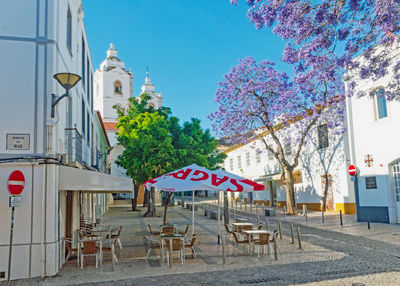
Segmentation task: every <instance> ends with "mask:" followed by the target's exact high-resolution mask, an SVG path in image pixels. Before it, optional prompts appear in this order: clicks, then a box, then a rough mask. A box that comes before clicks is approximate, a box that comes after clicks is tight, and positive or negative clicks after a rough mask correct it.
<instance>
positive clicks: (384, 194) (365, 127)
mask: <svg viewBox="0 0 400 286" xmlns="http://www.w3.org/2000/svg"><path fill="white" fill-rule="evenodd" d="M396 49H398V48H396ZM394 62H396V60H394ZM388 70H389V73H388V74H387V76H385V77H384V78H382V79H380V80H379V81H371V80H362V79H360V78H357V77H356V81H357V90H356V92H357V91H359V90H363V91H366V92H367V93H370V92H373V91H374V90H376V89H378V88H380V87H385V86H386V85H387V84H389V83H390V81H391V77H392V76H393V75H392V73H391V72H390V71H391V70H390V69H388ZM347 106H348V107H347V114H348V118H349V120H348V125H349V131H350V133H349V140H350V143H351V145H350V146H351V157H352V162H353V164H354V165H355V166H356V167H357V170H358V175H359V197H360V206H383V207H385V206H386V207H388V208H389V221H390V222H391V223H396V222H400V219H399V217H400V214H399V213H398V210H396V201H395V195H394V188H393V182H392V175H391V172H392V171H391V169H392V164H393V163H394V162H395V161H397V160H399V159H400V148H399V144H398V142H400V133H399V132H397V130H398V128H399V126H400V102H396V101H391V102H388V101H387V117H386V118H382V119H379V118H378V112H377V102H376V97H374V96H372V97H371V96H366V97H362V98H359V97H357V96H354V97H352V98H350V99H348V101H347ZM367 155H371V157H372V159H373V165H372V166H368V165H367V164H366V162H365V159H366V156H367ZM368 176H376V179H377V189H366V186H365V177H368Z"/></svg>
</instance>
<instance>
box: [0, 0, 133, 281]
mask: <svg viewBox="0 0 400 286" xmlns="http://www.w3.org/2000/svg"><path fill="white" fill-rule="evenodd" d="M10 15H12V16H11V17H10ZM83 16H84V13H83V7H82V3H81V0H59V1H42V0H36V1H35V0H21V1H19V2H18V5H17V4H16V3H15V1H11V0H6V1H2V4H1V9H0V22H1V25H0V62H1V66H0V69H1V71H2V77H1V78H0V102H1V105H0V108H1V110H0V111H1V112H0V120H1V122H2V124H1V125H0V185H2V186H3V188H2V190H3V191H2V192H0V277H7V276H8V274H10V278H11V279H17V278H26V277H35V276H50V275H54V274H56V273H57V272H58V270H59V269H60V268H61V266H62V264H63V263H64V261H65V243H64V239H65V238H66V237H73V235H74V231H75V230H76V229H79V227H80V218H81V217H91V218H93V219H98V218H99V216H101V213H102V212H104V211H105V210H106V208H107V207H108V198H109V196H108V194H107V192H118V191H121V192H129V191H130V190H131V188H132V186H131V181H130V180H127V179H121V178H115V177H113V176H110V175H108V174H105V173H102V172H105V171H106V166H105V160H104V159H105V156H106V154H107V152H108V150H107V149H108V148H109V143H108V140H107V136H106V134H105V133H104V126H103V125H102V119H101V116H99V114H98V113H97V112H94V110H93V84H92V82H93V79H92V73H93V66H92V59H91V55H90V51H89V46H88V40H87V37H86V32H85V27H84V23H83ZM60 72H69V73H74V74H78V75H80V76H81V77H82V79H81V81H80V82H78V83H77V85H76V86H75V87H73V88H72V89H71V90H70V91H69V96H68V97H66V98H63V99H62V100H61V101H60V102H59V103H58V104H57V105H56V106H55V109H54V111H55V112H54V117H52V116H51V109H52V107H51V98H52V96H51V95H52V94H55V95H56V96H61V95H63V94H64V92H65V90H64V89H63V88H62V87H61V86H60V84H59V83H58V82H57V81H56V80H55V79H54V78H53V75H54V74H56V73H60ZM15 170H19V171H21V172H22V173H23V175H24V177H25V184H24V191H23V192H22V194H21V206H20V207H16V210H15V226H14V237H13V245H14V246H13V248H12V256H11V264H10V266H11V271H10V272H8V266H9V263H8V260H9V249H10V247H9V240H10V218H11V208H10V207H9V205H8V200H9V193H8V192H7V184H8V183H7V181H8V180H9V176H10V174H11V173H12V172H13V171H15ZM1 280H3V278H0V282H1Z"/></svg>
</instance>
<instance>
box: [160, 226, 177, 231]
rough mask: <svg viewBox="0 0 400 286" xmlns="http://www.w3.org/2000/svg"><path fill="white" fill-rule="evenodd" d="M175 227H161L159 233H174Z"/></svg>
mask: <svg viewBox="0 0 400 286" xmlns="http://www.w3.org/2000/svg"><path fill="white" fill-rule="evenodd" d="M174 231H175V227H174V226H163V227H162V228H161V233H174Z"/></svg>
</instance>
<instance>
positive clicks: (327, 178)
mask: <svg viewBox="0 0 400 286" xmlns="http://www.w3.org/2000/svg"><path fill="white" fill-rule="evenodd" d="M328 189H329V177H328V174H327V173H325V188H324V196H323V197H322V211H323V212H326V197H327V196H328Z"/></svg>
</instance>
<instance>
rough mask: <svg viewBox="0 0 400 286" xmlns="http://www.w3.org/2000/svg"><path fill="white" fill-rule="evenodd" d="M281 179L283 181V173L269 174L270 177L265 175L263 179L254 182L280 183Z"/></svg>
mask: <svg viewBox="0 0 400 286" xmlns="http://www.w3.org/2000/svg"><path fill="white" fill-rule="evenodd" d="M280 179H281V172H278V173H273V174H269V175H264V176H262V177H259V178H257V179H255V180H254V181H256V182H262V181H278V180H280Z"/></svg>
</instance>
